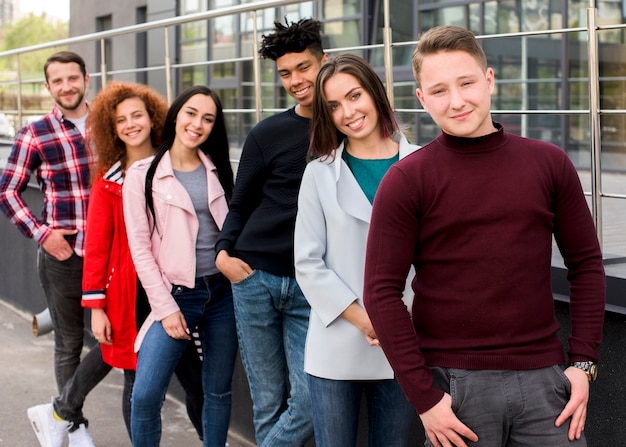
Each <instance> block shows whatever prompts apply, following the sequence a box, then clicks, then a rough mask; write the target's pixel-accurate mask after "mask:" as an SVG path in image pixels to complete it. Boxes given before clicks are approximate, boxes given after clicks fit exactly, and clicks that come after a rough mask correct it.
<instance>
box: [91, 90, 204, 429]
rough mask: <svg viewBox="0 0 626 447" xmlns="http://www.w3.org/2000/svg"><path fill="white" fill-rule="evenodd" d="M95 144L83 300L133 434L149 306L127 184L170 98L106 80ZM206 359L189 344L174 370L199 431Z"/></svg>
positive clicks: (97, 103) (153, 142)
mask: <svg viewBox="0 0 626 447" xmlns="http://www.w3.org/2000/svg"><path fill="white" fill-rule="evenodd" d="M89 110H90V113H89V118H88V121H87V127H88V128H89V132H90V138H91V144H92V146H93V147H94V148H95V151H96V155H97V156H96V160H97V162H96V166H95V167H94V169H93V174H94V175H93V179H94V180H93V184H92V187H91V193H90V199H89V210H88V214H87V231H86V247H85V258H84V268H83V299H82V305H83V306H84V307H87V308H90V309H91V328H92V332H93V334H94V336H95V337H96V339H97V340H98V342H99V343H100V346H101V349H102V358H103V359H104V361H105V362H106V363H108V364H109V365H111V366H113V367H115V368H121V369H123V370H124V392H123V402H122V408H123V414H124V422H125V424H126V428H127V430H128V432H129V435H130V397H131V394H132V388H133V384H134V381H135V368H136V365H137V354H136V353H135V350H134V343H135V338H136V336H137V329H138V327H139V326H140V325H141V323H142V322H143V320H144V319H145V318H146V316H147V315H148V313H149V311H150V309H149V304H148V301H147V298H146V295H145V292H144V290H143V288H142V287H141V284H140V283H139V281H138V279H137V274H136V272H135V267H134V265H133V261H132V258H131V255H130V250H129V248H128V241H127V237H126V226H125V224H124V213H123V209H122V185H123V182H124V173H125V171H126V169H127V168H128V167H130V166H131V165H132V164H133V163H134V162H135V161H138V160H141V159H144V158H147V157H150V156H152V155H154V152H155V149H154V148H155V147H157V146H158V145H159V144H160V143H161V135H162V129H163V122H164V120H165V115H166V113H167V104H166V103H165V101H164V100H163V99H162V98H161V96H160V95H159V94H157V93H156V92H154V91H153V90H151V89H150V88H148V87H146V86H145V85H141V84H128V83H120V82H113V83H109V84H108V85H107V86H106V87H105V89H103V90H102V91H101V92H100V93H99V94H98V95H97V96H96V97H95V98H94V100H93V101H92V102H91V103H90V105H89ZM201 374H202V371H201V362H200V359H199V356H198V352H197V351H196V350H195V347H194V345H193V343H189V347H188V349H187V352H186V355H184V356H183V357H182V359H181V361H180V363H179V365H178V367H177V369H176V375H177V377H178V379H179V381H180V382H181V384H182V386H183V388H184V389H185V391H186V393H187V399H186V400H187V413H188V414H189V418H190V420H191V421H192V423H193V424H194V426H195V428H196V430H197V431H198V434H199V435H200V437H202V426H201V416H202V400H203V397H202V395H203V393H202V381H201Z"/></svg>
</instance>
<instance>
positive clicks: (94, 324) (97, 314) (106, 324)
mask: <svg viewBox="0 0 626 447" xmlns="http://www.w3.org/2000/svg"><path fill="white" fill-rule="evenodd" d="M91 332H93V336H94V337H96V340H98V343H102V344H103V345H111V344H112V337H111V322H110V321H109V317H108V316H107V314H106V312H105V311H104V309H91Z"/></svg>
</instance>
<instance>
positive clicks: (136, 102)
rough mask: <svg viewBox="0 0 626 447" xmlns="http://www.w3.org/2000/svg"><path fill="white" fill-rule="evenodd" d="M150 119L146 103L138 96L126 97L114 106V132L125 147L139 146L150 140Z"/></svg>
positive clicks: (148, 142)
mask: <svg viewBox="0 0 626 447" xmlns="http://www.w3.org/2000/svg"><path fill="white" fill-rule="evenodd" d="M151 131H152V120H151V119H150V115H149V114H148V111H147V110H146V105H145V104H144V102H143V101H142V100H141V99H139V98H128V99H125V100H124V101H122V102H120V103H119V104H118V105H117V107H116V108H115V133H116V134H117V136H118V138H119V139H120V140H122V142H123V143H124V144H125V145H126V148H132V147H140V146H143V145H145V144H152V143H151V142H150V132H151Z"/></svg>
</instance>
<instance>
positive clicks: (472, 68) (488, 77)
mask: <svg viewBox="0 0 626 447" xmlns="http://www.w3.org/2000/svg"><path fill="white" fill-rule="evenodd" d="M419 84H420V86H419V88H418V89H417V90H416V94H417V97H418V99H419V100H420V102H421V103H422V106H423V107H424V109H425V110H426V111H427V112H428V113H429V114H430V116H431V117H432V119H433V120H434V121H435V123H437V125H438V126H439V127H441V129H442V130H443V131H444V132H445V133H447V134H449V135H453V136H457V137H466V138H475V137H480V136H484V135H487V134H490V133H492V132H494V131H495V128H494V126H493V123H492V121H491V111H490V109H491V94H492V93H493V89H494V74H493V70H492V69H491V68H488V69H487V70H486V71H485V70H484V69H482V68H481V66H480V65H479V63H478V62H477V61H476V59H474V57H472V56H471V55H470V54H468V53H466V52H465V51H441V52H439V53H436V54H432V55H428V56H426V57H424V60H423V61H422V68H421V74H420V80H419Z"/></svg>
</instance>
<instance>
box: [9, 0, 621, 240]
mask: <svg viewBox="0 0 626 447" xmlns="http://www.w3.org/2000/svg"><path fill="white" fill-rule="evenodd" d="M297 3H305V1H304V0H265V1H258V2H254V3H247V4H243V5H236V6H230V7H225V8H220V9H215V10H210V11H203V12H198V13H193V14H187V15H182V16H177V17H172V18H167V19H163V20H156V21H152V22H147V23H142V24H137V25H132V26H126V27H121V28H117V29H113V30H107V31H101V32H96V33H91V34H85V35H81V36H74V37H70V38H67V39H62V40H58V41H54V42H47V43H43V44H38V45H32V46H28V47H23V48H18V49H14V50H9V51H4V52H0V58H5V57H16V58H17V61H18V62H17V73H16V76H15V79H13V80H9V81H4V82H0V85H10V84H14V85H15V86H16V90H17V92H18V94H17V109H16V110H14V111H7V112H9V113H14V114H15V115H17V121H18V122H19V123H21V122H22V118H23V114H24V108H23V104H22V94H21V92H22V87H23V84H24V83H25V82H42V80H30V81H25V80H23V79H22V73H21V72H20V67H19V60H20V57H21V56H22V55H24V54H26V53H30V52H34V51H40V50H43V49H51V48H55V47H60V46H71V45H74V44H78V43H83V42H99V43H100V48H101V51H100V61H99V62H100V63H99V67H100V72H99V73H92V74H91V75H92V77H93V76H100V78H101V82H102V85H104V84H106V82H107V79H108V77H109V76H114V75H115V74H117V73H122V72H139V71H145V70H151V71H154V70H162V71H163V72H164V73H165V77H166V83H165V84H166V97H167V100H168V101H169V102H171V100H172V96H173V90H174V86H173V85H172V77H171V74H172V72H173V70H175V69H179V68H183V67H185V66H187V65H188V64H173V63H172V62H171V60H170V55H169V52H168V49H169V48H170V33H169V28H170V27H173V26H178V25H183V24H188V23H192V22H196V21H207V20H210V19H215V18H218V17H225V16H233V15H241V14H252V18H253V23H254V29H253V31H252V35H253V39H252V44H253V45H254V48H253V49H252V55H253V56H249V57H239V58H232V59H222V60H212V61H206V62H202V63H198V64H192V65H200V64H202V65H214V64H224V63H230V62H243V61H252V63H253V85H254V91H255V98H254V103H255V108H254V109H225V112H226V113H251V112H254V113H255V117H256V120H257V121H258V120H260V119H261V114H262V113H263V112H268V111H273V110H272V109H264V108H263V105H262V100H261V85H262V83H261V75H260V68H259V64H260V62H259V57H258V55H257V51H256V50H257V46H256V45H257V43H258V42H259V31H258V29H257V14H258V12H260V11H263V10H266V9H269V8H278V7H284V6H286V5H291V4H297ZM383 13H384V27H383V43H382V44H376V45H363V46H354V47H344V48H334V49H330V50H329V52H331V53H335V52H347V51H354V50H365V49H368V50H371V49H381V48H382V50H383V52H384V81H385V84H386V88H387V93H388V95H389V97H390V99H391V101H392V104H394V82H393V60H392V49H394V48H400V47H403V46H414V45H415V44H416V43H417V41H405V42H393V41H392V37H391V36H392V33H391V28H390V26H389V21H390V12H389V0H384V5H383ZM597 16H598V13H597V9H596V7H595V2H594V0H589V7H588V9H587V23H586V26H585V27H577V28H564V29H551V30H543V31H530V32H516V33H507V34H491V35H482V36H477V37H478V38H479V39H484V40H493V39H501V38H511V37H516V38H517V37H519V38H520V39H525V38H526V37H530V36H538V35H549V34H562V35H566V34H568V33H586V34H587V38H588V73H589V74H588V82H589V86H590V89H589V109H588V110H527V109H524V108H522V109H519V110H510V109H507V110H493V111H492V112H493V113H509V114H520V115H522V116H523V117H525V116H528V115H533V114H550V113H554V114H566V115H567V114H584V115H588V116H589V131H590V150H591V160H590V165H591V169H590V171H591V192H590V193H588V194H589V195H590V197H591V212H592V215H593V218H594V222H595V223H596V228H597V232H598V238H599V239H600V242H601V243H602V240H603V231H602V198H603V197H611V198H620V199H623V198H626V195H622V194H608V193H607V194H605V193H603V191H602V184H601V159H600V155H601V154H600V153H601V144H600V143H601V128H600V116H601V115H603V114H624V113H626V111H625V110H602V109H600V101H599V83H600V78H599V63H598V33H599V31H601V30H611V29H624V28H626V25H611V26H599V25H598V23H597ZM321 19H322V20H323V17H322V18H321ZM155 29H156V30H158V29H160V30H163V44H164V48H165V49H166V51H165V56H164V60H163V64H162V65H160V66H152V67H136V68H135V69H131V70H123V71H117V72H115V71H110V70H108V68H107V67H108V61H107V60H106V59H105V57H106V51H104V46H105V41H106V39H109V38H112V37H116V36H122V35H127V34H136V33H141V32H146V31H148V30H155ZM396 110H397V111H398V112H403V113H415V114H419V113H424V111H423V110H421V109H418V108H408V109H401V108H396Z"/></svg>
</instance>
